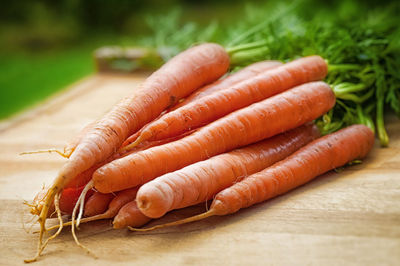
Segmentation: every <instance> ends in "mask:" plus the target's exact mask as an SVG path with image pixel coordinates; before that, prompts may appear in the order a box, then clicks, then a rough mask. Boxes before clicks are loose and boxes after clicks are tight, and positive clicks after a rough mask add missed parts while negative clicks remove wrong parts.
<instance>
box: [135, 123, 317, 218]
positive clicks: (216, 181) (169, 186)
mask: <svg viewBox="0 0 400 266" xmlns="http://www.w3.org/2000/svg"><path fill="white" fill-rule="evenodd" d="M317 137H319V130H318V129H317V127H316V126H315V125H312V124H308V125H305V126H302V127H299V128H296V129H293V130H291V131H289V132H285V133H282V134H280V135H277V136H275V137H273V138H269V139H266V140H264V141H261V142H258V143H255V144H253V145H250V146H247V147H244V148H241V149H237V150H234V151H231V152H229V153H224V154H220V155H217V156H214V157H212V158H210V159H208V160H205V161H201V162H198V163H195V164H192V165H189V166H187V167H185V168H182V169H181V170H178V171H175V172H172V173H168V174H165V175H163V176H160V177H158V178H156V179H154V180H152V181H150V182H148V183H146V184H144V185H143V186H142V187H141V188H140V189H139V191H138V194H137V196H136V201H137V204H138V206H139V208H140V210H141V212H142V213H143V214H144V215H146V216H148V217H151V218H159V217H161V216H163V215H164V214H165V213H167V212H168V211H170V210H173V209H178V208H184V207H187V206H192V205H195V204H197V203H200V202H204V201H207V200H209V199H211V198H212V197H213V196H214V195H215V194H217V193H218V192H219V191H221V190H223V189H225V188H227V187H229V186H231V185H232V184H233V183H235V182H238V181H240V180H241V179H242V178H243V177H245V176H247V175H250V174H254V173H256V172H259V171H261V170H263V169H264V168H266V167H268V166H270V165H272V164H273V163H275V162H277V161H280V160H282V159H283V158H285V157H287V156H288V155H290V154H291V153H293V152H295V151H296V150H298V149H299V148H300V147H302V146H304V145H305V144H307V143H308V142H310V141H311V140H313V139H315V138H317Z"/></svg>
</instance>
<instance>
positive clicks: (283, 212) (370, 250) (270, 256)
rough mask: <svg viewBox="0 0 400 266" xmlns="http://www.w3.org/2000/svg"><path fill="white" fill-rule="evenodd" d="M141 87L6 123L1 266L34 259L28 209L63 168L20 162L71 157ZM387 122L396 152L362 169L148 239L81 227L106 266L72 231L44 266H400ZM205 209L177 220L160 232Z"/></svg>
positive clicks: (394, 162)
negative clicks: (84, 136)
mask: <svg viewBox="0 0 400 266" xmlns="http://www.w3.org/2000/svg"><path fill="white" fill-rule="evenodd" d="M143 78H144V76H143V75H136V76H133V75H132V76H117V75H95V76H91V77H88V78H86V79H84V80H82V81H80V82H78V83H77V84H74V85H73V86H71V87H70V88H68V89H66V90H65V91H64V92H62V93H60V94H59V95H56V96H55V97H53V98H52V99H50V100H48V101H47V102H45V103H43V104H41V105H40V106H38V107H37V108H35V109H33V110H30V111H28V112H25V113H22V114H21V115H19V116H17V117H15V118H13V119H9V120H6V121H4V122H2V123H0V147H1V149H0V214H1V216H0V217H1V219H0V265H15V264H22V263H23V259H24V258H27V257H31V256H32V255H33V254H34V253H35V251H36V241H37V234H32V233H26V232H25V230H24V228H23V224H25V229H26V230H28V229H29V228H30V223H29V219H31V216H30V215H28V214H27V210H26V207H24V205H23V204H22V202H23V200H31V199H32V198H33V197H34V195H35V193H36V192H37V191H39V189H40V188H41V187H42V185H43V184H49V183H50V182H51V180H52V179H53V178H54V177H55V175H56V173H57V171H58V169H59V167H60V166H61V165H62V163H63V162H64V160H65V159H64V158H61V157H60V156H58V155H57V154H37V155H25V156H20V155H18V154H19V153H20V152H22V151H31V150H38V149H46V148H52V147H56V148H61V147H63V145H64V144H65V142H66V141H67V140H69V139H70V138H71V137H72V136H74V135H75V134H76V133H77V132H78V131H79V130H80V129H81V128H82V127H83V126H84V125H85V124H87V123H88V122H90V121H92V120H94V119H96V118H98V117H100V116H101V115H102V114H103V113H104V112H106V111H107V110H108V109H109V108H110V107H111V106H112V105H113V104H115V103H116V102H117V101H118V100H119V99H120V98H121V97H123V96H125V95H128V94H129V93H131V92H132V91H133V90H134V89H135V87H137V85H138V84H139V83H140V82H141V81H142V80H143ZM10 100H11V99H10ZM387 122H388V126H387V128H388V132H389V135H390V138H391V143H390V147H389V148H385V149H383V148H379V147H378V145H377V144H376V145H375V148H374V150H373V151H372V152H371V154H370V155H369V157H368V158H367V159H366V160H365V161H364V163H363V164H361V165H356V166H352V167H349V168H346V169H345V170H344V171H343V172H340V173H335V172H330V173H328V174H325V175H323V176H321V177H319V178H318V179H316V180H314V181H313V182H311V183H309V184H306V185H304V186H302V187H300V188H298V189H296V190H294V191H292V192H290V193H287V194H286V195H283V196H281V197H278V198H275V199H273V200H270V201H268V202H266V203H262V204H258V205H256V206H254V207H251V208H248V209H245V210H241V211H240V212H238V213H236V214H234V215H229V216H226V217H213V218H209V219H207V220H204V221H201V222H196V223H192V224H187V225H183V226H179V227H174V228H168V229H164V230H159V231H154V232H150V233H132V232H128V231H127V230H113V229H112V228H111V226H110V221H100V222H96V223H92V224H89V225H82V226H81V230H80V231H79V232H78V237H79V238H80V240H81V241H82V243H83V244H85V245H87V246H88V247H89V248H90V249H91V250H92V251H93V252H94V253H95V254H97V255H98V257H99V258H98V259H93V258H92V257H91V256H89V255H87V254H85V253H84V252H83V251H82V250H81V249H80V248H79V247H77V246H76V245H75V244H74V242H73V240H72V237H71V235H70V231H69V230H65V231H64V232H63V233H62V234H61V235H60V236H59V237H58V238H57V239H55V240H54V241H52V242H51V244H50V245H49V247H48V248H47V249H46V250H45V252H44V254H43V256H42V257H41V258H40V260H39V261H38V262H37V265H55V264H60V263H63V264H66V265H70V264H81V265H125V264H137V265H145V264H146V265H149V264H150V265H152V264H155V265H182V264H183V265H187V264H194V265H232V264H233V265H239V264H242V265H343V264H345V265H400V121H399V120H397V119H396V118H395V117H392V118H390V119H389V121H387ZM204 209H205V205H203V204H202V205H199V206H196V207H192V208H187V209H183V210H179V211H174V212H172V213H170V214H168V215H167V216H166V217H164V218H163V219H161V220H160V221H154V222H152V223H153V224H155V223H161V222H165V221H171V220H176V219H179V218H182V217H186V216H189V215H193V214H195V213H200V212H202V211H204ZM37 228H38V227H37V225H34V226H33V227H32V228H30V229H31V230H30V231H31V232H32V231H35V230H37Z"/></svg>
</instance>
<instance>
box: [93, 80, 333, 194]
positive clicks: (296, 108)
mask: <svg viewBox="0 0 400 266" xmlns="http://www.w3.org/2000/svg"><path fill="white" fill-rule="evenodd" d="M334 104H335V96H334V93H333V92H332V90H331V88H330V87H329V86H328V85H327V84H325V83H323V82H311V83H308V84H304V85H301V86H298V87H295V88H293V89H291V90H288V91H286V92H283V93H281V94H279V95H276V96H274V97H271V98H269V99H266V100H264V101H261V102H259V103H255V104H253V105H251V106H249V107H246V108H243V109H241V110H238V111H236V112H233V113H231V114H229V115H227V116H225V117H223V118H221V119H219V120H217V121H215V122H213V123H211V124H209V125H207V126H204V127H203V128H201V129H199V130H198V131H196V132H194V133H193V134H191V135H189V136H187V137H185V138H183V139H181V140H178V141H175V142H171V143H168V144H164V145H161V146H157V147H153V148H150V149H147V150H145V151H141V152H137V153H134V154H132V155H128V156H126V157H124V158H121V159H117V160H114V161H112V162H111V163H108V164H106V165H104V166H102V167H100V168H99V169H97V170H96V172H94V174H93V179H92V181H93V183H94V186H95V188H96V189H97V190H98V191H100V192H102V193H109V192H112V191H119V190H122V189H126V188H129V187H134V186H137V185H140V184H144V183H146V182H148V181H150V180H152V179H154V178H156V177H158V176H161V175H163V174H165V173H168V172H172V171H175V170H178V169H180V168H182V167H184V166H187V165H189V164H192V163H195V162H198V161H202V160H205V159H207V158H210V157H212V156H214V155H217V154H220V153H223V152H226V151H229V150H232V149H234V148H237V147H241V146H245V145H248V144H251V143H254V142H257V141H260V140H262V139H265V138H268V137H271V136H274V135H276V134H279V133H282V132H284V131H287V130H289V129H293V128H296V127H298V126H300V125H302V124H304V123H306V122H309V121H311V120H313V119H315V118H317V117H319V116H321V115H322V114H324V113H325V112H327V111H328V110H329V109H330V108H331V107H333V105H334Z"/></svg>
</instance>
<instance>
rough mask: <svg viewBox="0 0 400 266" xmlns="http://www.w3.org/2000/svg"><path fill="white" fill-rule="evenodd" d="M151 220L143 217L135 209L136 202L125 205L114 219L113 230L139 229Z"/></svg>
mask: <svg viewBox="0 0 400 266" xmlns="http://www.w3.org/2000/svg"><path fill="white" fill-rule="evenodd" d="M150 220H151V218H149V217H147V216H145V215H144V214H143V213H142V212H141V211H140V210H139V208H138V207H137V205H136V201H131V202H128V203H127V204H125V205H124V206H123V207H122V208H121V209H120V210H119V212H118V214H117V215H116V216H115V217H114V221H113V226H114V228H115V229H120V228H124V227H127V226H133V227H139V226H142V225H144V224H146V223H148V222H149V221H150Z"/></svg>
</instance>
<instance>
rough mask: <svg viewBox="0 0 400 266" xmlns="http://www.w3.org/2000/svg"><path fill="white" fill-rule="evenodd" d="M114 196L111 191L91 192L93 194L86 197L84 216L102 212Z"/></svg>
mask: <svg viewBox="0 0 400 266" xmlns="http://www.w3.org/2000/svg"><path fill="white" fill-rule="evenodd" d="M114 197H115V195H114V194H111V193H107V194H103V193H100V192H95V193H93V195H92V196H90V197H89V198H88V200H87V202H86V204H85V213H84V214H85V216H86V217H88V216H95V215H98V214H102V213H103V212H105V211H106V210H107V207H108V204H109V203H110V202H111V201H112V200H113V198H114ZM75 204H76V202H75ZM74 206H75V205H74Z"/></svg>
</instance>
